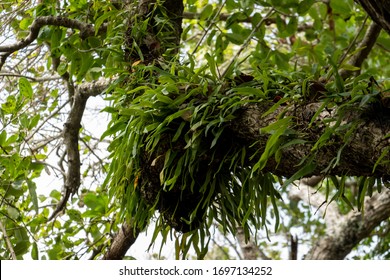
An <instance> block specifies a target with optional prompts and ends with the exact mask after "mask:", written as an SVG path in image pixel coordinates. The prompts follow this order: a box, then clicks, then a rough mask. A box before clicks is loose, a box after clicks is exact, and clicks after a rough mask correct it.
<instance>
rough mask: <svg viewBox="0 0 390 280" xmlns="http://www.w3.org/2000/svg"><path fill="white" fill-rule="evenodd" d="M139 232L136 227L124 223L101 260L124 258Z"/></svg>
mask: <svg viewBox="0 0 390 280" xmlns="http://www.w3.org/2000/svg"><path fill="white" fill-rule="evenodd" d="M138 234H139V230H138V229H137V228H133V227H132V226H131V225H130V224H128V223H126V222H125V223H124V224H123V225H122V227H121V229H120V230H119V232H118V233H117V235H116V236H115V237H114V239H113V240H112V243H111V246H110V248H109V250H108V251H107V252H106V253H105V254H104V257H103V260H121V259H123V258H124V256H125V254H126V252H127V250H129V248H130V247H131V245H133V244H134V242H135V240H136V239H137V237H138Z"/></svg>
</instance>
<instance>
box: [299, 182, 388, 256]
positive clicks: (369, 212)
mask: <svg viewBox="0 0 390 280" xmlns="http://www.w3.org/2000/svg"><path fill="white" fill-rule="evenodd" d="M389 217H390V190H388V189H384V190H383V191H382V193H376V194H375V195H373V196H372V197H371V198H368V199H367V200H366V202H365V209H364V212H355V211H351V212H350V213H349V214H348V215H346V216H345V217H343V218H342V219H339V220H338V221H337V222H335V224H334V226H333V227H330V228H327V230H326V234H325V236H324V237H320V238H319V239H318V241H317V243H316V244H315V245H314V247H313V248H312V249H311V250H310V252H309V253H308V254H307V255H306V257H305V259H309V260H342V259H344V258H345V257H346V256H347V255H348V254H349V253H350V252H351V250H352V249H353V248H354V247H355V246H357V245H358V244H359V242H360V241H361V240H362V239H364V238H366V237H368V236H369V235H370V233H371V232H372V231H373V230H374V228H375V227H376V226H378V225H379V224H380V223H381V222H382V221H384V220H386V219H388V218H389Z"/></svg>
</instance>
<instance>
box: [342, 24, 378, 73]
mask: <svg viewBox="0 0 390 280" xmlns="http://www.w3.org/2000/svg"><path fill="white" fill-rule="evenodd" d="M381 30H382V28H381V27H380V26H379V25H378V24H376V23H375V22H373V23H371V25H370V26H369V28H368V29H367V32H366V34H365V35H364V38H363V40H362V41H361V42H360V44H359V45H358V47H357V49H360V50H359V51H358V52H357V53H355V54H354V55H353V56H352V57H351V58H350V60H349V64H350V65H352V66H355V67H358V68H361V66H362V64H363V62H364V60H365V59H366V58H367V57H368V54H369V53H370V52H371V50H372V48H373V47H374V45H375V42H376V39H377V38H378V37H379V34H380V32H381ZM355 72H356V73H359V72H360V70H358V71H355ZM352 73H353V71H351V70H345V69H342V70H341V71H340V73H339V75H340V76H341V77H342V78H343V79H345V78H347V77H348V76H350V75H351V74H352Z"/></svg>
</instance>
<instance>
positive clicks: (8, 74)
mask: <svg viewBox="0 0 390 280" xmlns="http://www.w3.org/2000/svg"><path fill="white" fill-rule="evenodd" d="M0 77H17V78H26V79H29V80H31V81H33V82H37V83H42V82H49V81H55V80H59V79H61V77H60V76H50V77H42V78H34V77H30V76H26V75H21V74H17V73H11V72H0Z"/></svg>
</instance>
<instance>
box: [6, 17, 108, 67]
mask: <svg viewBox="0 0 390 280" xmlns="http://www.w3.org/2000/svg"><path fill="white" fill-rule="evenodd" d="M46 25H52V26H61V27H67V28H71V29H77V30H79V31H80V38H81V39H85V38H87V37H90V36H94V35H95V28H94V26H93V25H92V24H88V23H85V22H82V21H79V20H75V19H69V18H67V17H63V16H41V17H37V18H36V19H35V20H34V22H33V23H32V24H31V26H30V33H29V34H28V36H27V37H26V38H24V39H23V40H21V41H19V42H16V43H13V44H9V45H5V46H0V53H3V54H1V59H0V70H1V68H2V67H3V65H4V63H5V61H6V59H7V57H8V56H9V55H10V54H11V53H13V52H15V51H17V50H20V49H23V48H25V47H26V46H28V45H29V44H31V43H32V42H33V41H34V40H35V39H36V38H37V37H38V34H39V31H40V29H41V28H42V27H43V26H46ZM106 31H107V25H106V24H102V25H101V27H100V28H99V30H98V32H97V33H98V34H101V33H104V32H106Z"/></svg>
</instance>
